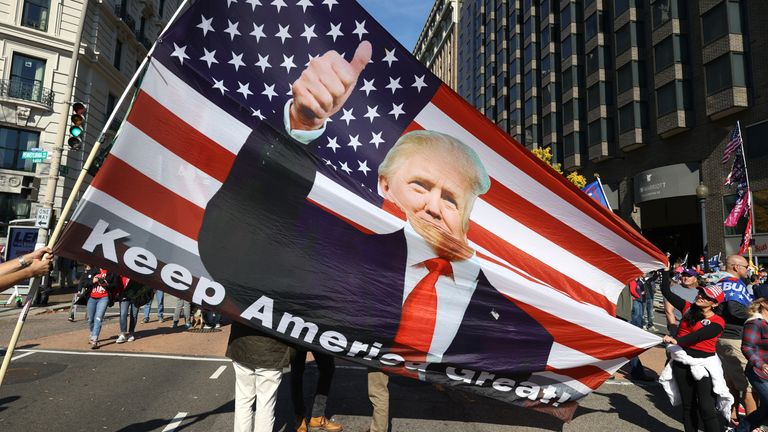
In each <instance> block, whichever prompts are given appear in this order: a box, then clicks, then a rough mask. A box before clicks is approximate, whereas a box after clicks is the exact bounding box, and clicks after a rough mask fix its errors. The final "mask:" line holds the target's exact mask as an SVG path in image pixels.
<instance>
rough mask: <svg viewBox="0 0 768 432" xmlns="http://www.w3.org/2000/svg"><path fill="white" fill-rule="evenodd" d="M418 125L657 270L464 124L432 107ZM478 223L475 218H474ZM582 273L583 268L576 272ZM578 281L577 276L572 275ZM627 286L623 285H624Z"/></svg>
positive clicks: (510, 184)
mask: <svg viewBox="0 0 768 432" xmlns="http://www.w3.org/2000/svg"><path fill="white" fill-rule="evenodd" d="M414 121H416V123H418V124H419V125H421V126H422V127H423V128H425V129H431V130H436V131H439V132H443V133H446V134H448V135H451V136H453V137H455V138H457V139H459V140H460V141H462V142H464V143H465V144H467V145H469V146H470V147H472V148H473V149H474V150H475V151H476V152H477V153H478V155H479V157H480V160H481V161H482V162H483V165H484V166H485V168H486V170H488V174H489V175H490V176H491V177H493V178H494V179H495V180H497V181H498V182H499V183H501V184H503V185H504V186H505V187H507V188H509V189H510V190H512V191H514V192H515V193H517V194H519V195H520V196H521V197H523V198H525V199H526V200H528V201H530V202H531V203H535V204H536V205H537V206H538V207H539V208H541V209H542V210H543V211H545V212H547V213H549V214H550V215H552V216H553V217H554V218H556V219H558V220H560V221H561V222H562V223H563V224H565V225H567V226H570V227H571V228H573V229H575V230H576V231H579V232H581V233H583V234H585V235H587V236H588V237H590V238H592V239H593V240H595V241H596V242H597V243H600V244H601V245H603V246H605V247H606V248H608V249H609V250H612V251H614V252H615V253H616V254H617V255H619V256H622V257H624V258H625V259H626V260H628V261H629V262H631V263H632V264H633V265H634V266H636V267H637V268H639V269H641V270H642V271H643V273H645V272H648V271H651V270H656V269H657V266H656V265H655V264H649V263H655V262H656V260H655V258H653V257H652V256H650V255H648V254H646V253H645V252H643V251H642V250H641V249H639V248H637V247H636V246H635V245H633V244H632V243H630V242H629V241H627V240H626V239H624V238H622V237H621V236H619V235H618V234H616V233H615V232H613V231H611V230H610V229H609V228H607V227H605V226H603V225H601V224H600V223H599V222H597V221H595V220H594V219H592V218H591V217H589V216H587V215H585V214H584V213H582V211H581V210H579V209H578V208H576V207H574V206H573V205H572V204H571V203H569V202H568V201H566V200H564V199H563V198H562V197H560V196H559V195H557V194H556V193H554V192H552V191H551V190H549V189H547V188H546V187H545V186H544V185H542V184H541V183H539V182H538V181H536V179H534V178H531V177H530V176H528V174H526V173H525V172H523V171H521V170H520V169H519V168H517V167H516V166H514V165H512V164H511V163H509V162H508V161H507V160H505V159H504V158H503V157H501V156H499V155H498V154H496V152H494V151H493V150H491V149H490V148H488V147H487V146H486V145H485V144H484V143H483V142H482V141H480V140H479V139H478V138H476V137H475V136H474V135H472V134H471V133H469V132H468V131H467V130H466V129H464V128H463V127H462V126H461V125H460V124H458V123H456V122H454V121H453V120H452V119H451V118H450V117H449V116H448V115H447V114H445V113H444V112H443V111H441V110H440V108H438V107H437V106H435V105H434V104H432V103H429V104H427V106H426V107H424V109H423V110H422V111H421V112H420V113H419V114H418V115H417V116H416V118H415V120H414ZM472 219H473V220H474V218H472ZM573 270H574V271H579V270H580V269H579V268H574V269H573ZM569 276H571V277H574V275H570V274H569ZM622 285H623V284H622Z"/></svg>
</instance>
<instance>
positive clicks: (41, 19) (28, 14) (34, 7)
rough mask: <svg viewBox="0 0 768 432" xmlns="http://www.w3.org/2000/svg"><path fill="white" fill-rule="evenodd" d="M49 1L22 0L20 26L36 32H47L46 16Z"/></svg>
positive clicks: (49, 6) (48, 10)
mask: <svg viewBox="0 0 768 432" xmlns="http://www.w3.org/2000/svg"><path fill="white" fill-rule="evenodd" d="M50 10H51V0H24V7H23V8H22V11H21V25H23V26H24V27H30V28H33V29H37V30H42V31H46V30H48V14H49V12H50Z"/></svg>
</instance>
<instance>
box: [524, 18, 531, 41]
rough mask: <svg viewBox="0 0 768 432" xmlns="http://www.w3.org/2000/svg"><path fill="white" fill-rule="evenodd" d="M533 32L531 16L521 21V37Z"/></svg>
mask: <svg viewBox="0 0 768 432" xmlns="http://www.w3.org/2000/svg"><path fill="white" fill-rule="evenodd" d="M531 34H533V18H531V17H528V19H527V20H525V22H524V23H523V37H528V36H530V35H531Z"/></svg>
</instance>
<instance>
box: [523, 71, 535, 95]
mask: <svg viewBox="0 0 768 432" xmlns="http://www.w3.org/2000/svg"><path fill="white" fill-rule="evenodd" d="M532 87H533V74H532V73H531V71H528V72H526V73H525V75H524V76H523V91H526V92H527V91H528V90H530V89H531V88H532Z"/></svg>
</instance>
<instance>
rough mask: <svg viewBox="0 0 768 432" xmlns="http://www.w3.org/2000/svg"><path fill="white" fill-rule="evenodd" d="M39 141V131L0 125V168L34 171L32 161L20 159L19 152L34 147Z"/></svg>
mask: <svg viewBox="0 0 768 432" xmlns="http://www.w3.org/2000/svg"><path fill="white" fill-rule="evenodd" d="M39 143H40V133H39V132H32V131H27V130H23V129H14V128H8V127H3V126H0V168H4V169H10V170H18V171H30V172H31V171H34V170H35V167H34V164H33V163H32V161H31V160H29V159H22V158H21V153H22V152H23V151H26V150H29V149H32V148H36V147H37V146H38V144H39Z"/></svg>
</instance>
